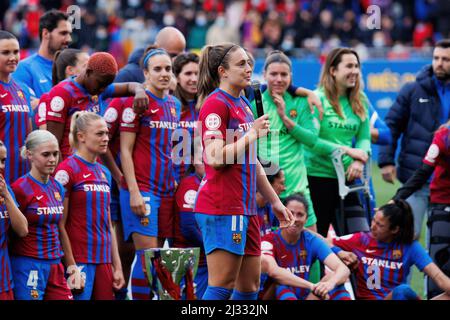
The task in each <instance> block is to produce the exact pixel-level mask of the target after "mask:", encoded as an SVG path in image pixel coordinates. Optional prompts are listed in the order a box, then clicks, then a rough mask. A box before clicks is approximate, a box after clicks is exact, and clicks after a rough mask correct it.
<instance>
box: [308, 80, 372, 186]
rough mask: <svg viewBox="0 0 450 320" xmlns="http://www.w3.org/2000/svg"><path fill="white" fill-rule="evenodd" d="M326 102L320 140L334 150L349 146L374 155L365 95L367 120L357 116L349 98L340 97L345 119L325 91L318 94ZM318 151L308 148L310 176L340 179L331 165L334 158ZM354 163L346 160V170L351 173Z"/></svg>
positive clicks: (316, 91) (323, 103) (348, 158)
mask: <svg viewBox="0 0 450 320" xmlns="http://www.w3.org/2000/svg"><path fill="white" fill-rule="evenodd" d="M314 92H315V93H316V95H317V96H318V97H319V99H320V101H321V102H322V106H323V109H324V114H323V119H322V120H321V121H320V130H319V138H320V140H321V141H327V143H328V144H330V145H334V146H339V145H341V146H347V147H352V146H353V144H354V147H355V148H359V149H362V150H364V151H366V152H367V153H368V154H370V123H369V121H370V120H369V116H368V111H367V110H368V106H367V97H366V96H365V95H364V94H363V97H362V102H363V104H364V106H365V109H366V117H365V119H364V120H361V118H360V117H359V116H358V115H356V114H355V113H354V112H353V110H352V108H351V105H350V103H349V101H348V98H347V97H340V98H339V104H340V106H341V108H342V113H343V115H344V117H340V116H339V115H338V114H337V113H336V112H335V111H334V109H333V107H332V105H331V104H330V103H329V102H328V99H327V98H326V96H325V92H324V91H323V89H322V88H319V89H317V90H315V91H314ZM322 151H323V150H318V149H317V148H315V147H313V148H309V147H306V148H305V163H306V167H307V170H308V175H310V176H314V177H324V178H337V176H336V172H335V169H334V166H333V163H332V161H331V157H330V154H326V153H324V152H322ZM352 161H353V160H352V159H351V158H350V157H348V156H344V166H345V170H347V168H348V166H349V165H350V164H351V163H352Z"/></svg>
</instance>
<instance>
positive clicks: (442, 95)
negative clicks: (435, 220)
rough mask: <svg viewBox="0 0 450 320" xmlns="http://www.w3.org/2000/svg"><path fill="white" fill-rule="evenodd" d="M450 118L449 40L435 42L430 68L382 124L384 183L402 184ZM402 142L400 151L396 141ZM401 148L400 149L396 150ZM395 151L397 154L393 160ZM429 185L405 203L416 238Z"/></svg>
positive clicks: (405, 91)
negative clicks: (386, 133) (386, 132)
mask: <svg viewBox="0 0 450 320" xmlns="http://www.w3.org/2000/svg"><path fill="white" fill-rule="evenodd" d="M448 119H450V39H444V40H441V41H439V42H438V43H436V45H435V47H434V50H433V61H432V64H431V65H428V66H425V67H424V68H423V69H422V70H421V71H420V72H419V73H418V75H417V78H416V80H415V81H414V82H409V83H406V84H405V85H404V86H403V87H402V88H401V89H400V92H399V94H398V96H397V99H396V100H395V102H394V104H393V105H392V107H391V108H390V109H389V112H388V113H387V115H386V117H385V119H384V120H385V122H386V124H387V126H388V127H389V129H390V130H391V133H392V143H390V144H389V145H386V146H380V149H379V150H380V151H379V156H378V166H379V167H380V168H381V174H382V177H383V180H384V181H386V182H389V183H394V181H395V179H398V180H399V181H400V182H401V183H406V181H407V180H408V179H409V178H410V177H411V176H412V174H413V173H414V171H415V170H417V169H418V168H419V167H420V166H421V160H422V158H423V157H424V155H425V154H426V153H427V149H428V147H429V146H430V144H431V141H432V139H433V134H434V133H435V131H436V130H437V129H438V128H439V126H441V125H442V124H444V123H446V122H447V121H448ZM400 138H401V139H402V140H401V145H400V148H399V147H398V140H399V139H400ZM398 149H400V150H398ZM397 151H400V152H399V154H398V158H397V159H396V154H397ZM429 196H430V185H429V183H425V184H424V185H423V186H422V188H420V189H419V190H417V191H416V192H414V193H413V194H412V195H411V196H410V197H409V198H408V199H407V200H406V201H408V202H409V203H410V204H411V207H412V209H413V214H414V233H415V238H416V239H418V238H419V236H420V231H421V229H422V224H423V218H424V216H425V214H426V213H428V212H429Z"/></svg>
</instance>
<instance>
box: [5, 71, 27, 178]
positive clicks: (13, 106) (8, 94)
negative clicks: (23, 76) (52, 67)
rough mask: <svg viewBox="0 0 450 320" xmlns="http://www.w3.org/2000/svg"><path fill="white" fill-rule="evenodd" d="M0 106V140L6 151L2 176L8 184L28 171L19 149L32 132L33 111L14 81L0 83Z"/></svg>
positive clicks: (24, 94) (25, 96)
mask: <svg viewBox="0 0 450 320" xmlns="http://www.w3.org/2000/svg"><path fill="white" fill-rule="evenodd" d="M0 106H1V108H2V110H1V114H0V140H2V141H3V142H4V144H5V146H6V149H7V160H6V167H5V171H4V176H5V180H6V181H7V182H8V183H12V182H14V181H16V180H17V179H19V178H20V177H21V176H23V175H24V174H26V173H27V172H28V170H29V165H28V161H26V160H24V159H22V157H21V156H20V148H21V147H22V146H23V145H24V143H25V139H26V137H27V135H28V134H29V133H30V132H31V130H32V129H31V120H30V119H31V118H32V115H33V110H32V109H31V106H30V103H29V96H27V95H26V93H25V92H24V91H23V90H22V89H21V88H20V87H19V85H18V84H17V83H16V82H15V81H14V80H11V81H10V82H9V83H5V82H2V81H0Z"/></svg>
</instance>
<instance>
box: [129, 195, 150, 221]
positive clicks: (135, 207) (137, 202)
mask: <svg viewBox="0 0 450 320" xmlns="http://www.w3.org/2000/svg"><path fill="white" fill-rule="evenodd" d="M130 207H131V211H133V213H134V214H136V215H138V216H145V215H146V214H147V210H146V208H145V201H144V198H142V195H141V193H140V192H132V193H130Z"/></svg>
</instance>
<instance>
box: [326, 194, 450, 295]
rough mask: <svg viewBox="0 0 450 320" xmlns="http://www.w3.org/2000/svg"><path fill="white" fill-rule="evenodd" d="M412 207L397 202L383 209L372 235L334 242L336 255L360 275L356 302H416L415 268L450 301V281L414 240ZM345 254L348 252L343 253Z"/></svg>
mask: <svg viewBox="0 0 450 320" xmlns="http://www.w3.org/2000/svg"><path fill="white" fill-rule="evenodd" d="M413 219H414V218H413V215H412V212H411V207H410V206H409V204H408V203H407V202H406V201H403V200H395V201H394V203H392V204H386V205H384V206H382V207H381V208H379V209H378V210H377V211H376V213H375V216H374V218H373V220H372V224H371V230H370V232H359V233H355V234H351V235H347V236H342V237H340V238H336V239H333V244H334V245H335V246H336V247H333V248H332V249H333V251H334V252H336V253H337V254H338V256H339V257H340V258H341V259H342V261H344V262H345V263H346V264H347V265H348V266H349V267H350V268H351V269H352V270H354V272H355V274H356V292H355V295H356V298H357V299H365V300H382V299H386V300H390V299H392V300H414V299H419V297H418V296H417V294H415V293H414V291H413V290H412V289H411V288H410V287H409V286H408V285H406V279H407V277H408V274H409V272H410V269H411V266H412V265H416V267H417V268H418V269H419V270H420V271H423V272H424V273H425V274H427V275H428V276H429V277H431V279H432V280H433V281H434V282H435V283H436V285H437V286H438V287H439V288H441V289H442V290H443V291H444V292H445V293H443V294H441V295H439V296H437V297H436V299H446V300H447V299H450V279H449V277H447V276H446V275H445V274H444V273H443V272H442V271H441V270H440V269H439V268H438V266H437V265H436V264H435V263H433V261H432V260H431V258H430V256H429V255H428V254H427V253H426V251H425V250H424V249H423V248H422V246H421V245H420V243H419V242H418V241H416V240H413V238H414V221H413ZM342 250H345V251H342Z"/></svg>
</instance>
